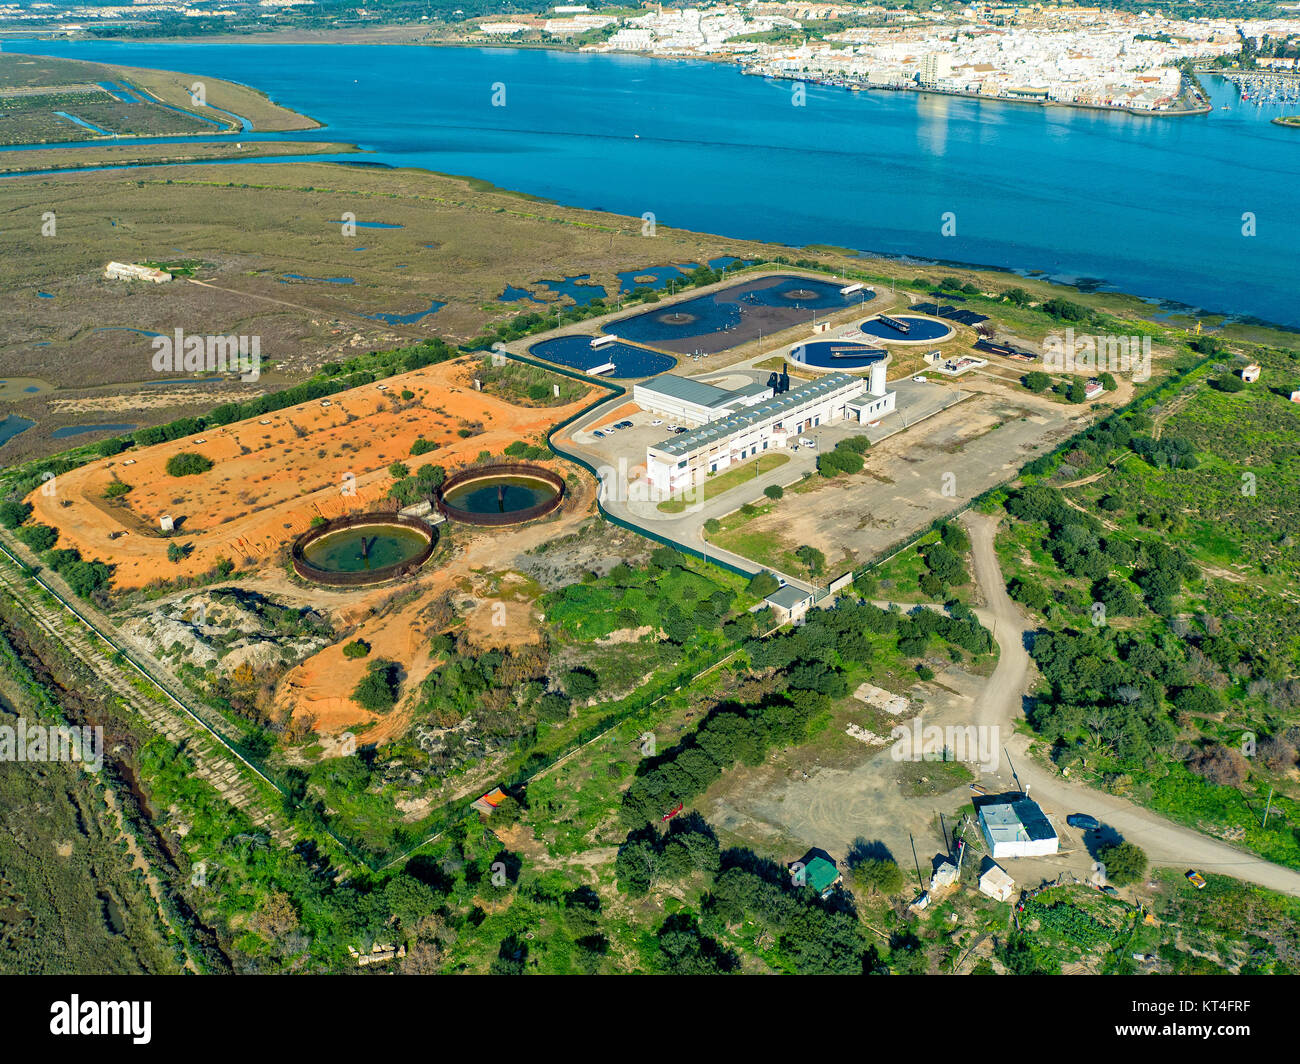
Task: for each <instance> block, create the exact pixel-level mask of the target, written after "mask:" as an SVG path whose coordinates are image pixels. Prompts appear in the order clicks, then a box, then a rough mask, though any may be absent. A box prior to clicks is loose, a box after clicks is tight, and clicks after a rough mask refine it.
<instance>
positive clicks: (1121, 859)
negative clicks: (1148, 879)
mask: <svg viewBox="0 0 1300 1064" xmlns="http://www.w3.org/2000/svg"><path fill="white" fill-rule="evenodd" d="M1097 858H1098V860H1100V861H1101V863H1102V864H1104V865H1105V866H1106V878H1107V879H1108V880H1110V881H1111V882H1112V883H1115V884H1117V885H1118V886H1121V887H1122V886H1124V884H1126V883H1136V882H1137V881H1138V880H1139V879H1141V878H1142V877H1143V876H1144V875H1146V871H1147V855H1146V854H1145V853H1144V852H1143V851H1142V850H1141V849H1139V848H1138V847H1137V846H1134V845H1133V843H1131V842H1116V843H1111V844H1110V845H1109V846H1103V847H1102V848H1101V849H1099V850H1098V851H1097Z"/></svg>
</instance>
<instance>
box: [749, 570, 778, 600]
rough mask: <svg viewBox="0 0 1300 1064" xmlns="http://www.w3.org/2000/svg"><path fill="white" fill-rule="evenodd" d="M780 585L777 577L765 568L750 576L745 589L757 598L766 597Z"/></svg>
mask: <svg viewBox="0 0 1300 1064" xmlns="http://www.w3.org/2000/svg"><path fill="white" fill-rule="evenodd" d="M780 586H781V585H780V583H779V582H778V581H777V579H776V577H775V576H773V575H772V574H771V573H769V572H768V571H767V570H764V571H763V572H761V573H755V574H754V575H753V577H751V578H750V581H749V584H748V586H747V587H746V588H745V590H746V591H748V592H749V593H750V594H751V595H753V596H754V597H755V598H766V597H767V596H768V595H770V594H772V592H773V591H775V590H776V589H777V588H779V587H780Z"/></svg>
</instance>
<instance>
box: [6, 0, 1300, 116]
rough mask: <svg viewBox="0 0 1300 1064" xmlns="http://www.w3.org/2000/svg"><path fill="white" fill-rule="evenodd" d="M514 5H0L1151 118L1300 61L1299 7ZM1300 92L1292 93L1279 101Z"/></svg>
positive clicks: (60, 21)
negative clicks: (664, 62)
mask: <svg viewBox="0 0 1300 1064" xmlns="http://www.w3.org/2000/svg"><path fill="white" fill-rule="evenodd" d="M502 7H503V8H504V9H505V11H508V12H509V13H508V14H506V13H502V14H492V15H484V14H482V13H481V10H482V9H481V7H479V8H475V7H474V5H473V4H469V3H467V4H466V5H465V7H464V8H454V9H453V10H450V11H448V10H446V9H445V8H431V9H429V11H430V12H431V13H426V14H418V13H416V10H415V9H414V8H411V9H409V10H408V9H405V8H402V9H400V10H398V11H389V10H387V9H385V10H384V11H380V10H378V9H373V8H366V7H356V8H350V9H345V10H344V11H343V12H342V14H340V13H339V11H338V9H336V8H333V7H329V8H327V7H326V6H325V5H323V4H317V3H316V2H315V0H181V2H174V3H173V2H169V0H155V2H145V3H137V4H132V5H120V6H100V5H95V4H89V3H87V4H70V5H66V6H64V5H57V4H53V3H49V2H46V0H37V2H35V3H16V2H10V3H5V4H0V33H2V32H4V31H5V30H6V29H12V30H18V31H27V32H41V33H47V34H51V35H53V36H57V37H66V38H71V39H77V38H80V37H85V36H98V35H105V34H107V35H110V36H116V35H121V34H129V35H135V34H137V33H139V32H147V33H149V34H150V35H156V34H164V35H165V34H166V33H167V32H168V29H169V28H171V27H174V31H175V32H178V33H181V34H182V35H184V36H187V37H192V36H204V35H210V34H220V33H224V32H270V31H277V30H290V29H294V28H300V29H301V28H310V29H312V30H313V31H321V30H324V31H332V32H346V33H364V32H366V31H367V30H371V31H374V32H379V30H380V27H387V28H388V29H389V30H392V31H397V32H405V33H408V34H409V37H408V38H405V39H406V40H407V41H408V43H416V44H462V45H464V44H471V45H472V44H493V45H520V46H538V45H540V46H543V47H549V48H556V47H560V48H570V49H574V50H577V51H581V52H591V53H636V54H642V55H649V56H657V57H664V58H675V59H682V58H686V59H703V60H708V61H713V62H721V63H733V64H737V65H739V66H740V67H741V68H742V70H743V71H744V73H746V74H753V75H758V76H761V77H766V78H774V79H784V80H792V81H797V82H807V83H815V84H828V85H836V86H841V87H843V88H846V89H849V90H853V91H863V90H876V91H881V90H883V91H891V90H892V91H900V90H901V91H915V92H927V93H945V94H952V95H961V96H972V97H977V98H980V99H990V100H1006V101H1021V102H1030V103H1040V104H1058V105H1066V106H1077V107H1094V108H1106V109H1115V110H1123V111H1129V112H1136V113H1146V114H1186V113H1196V112H1200V111H1204V110H1206V109H1208V106H1209V105H1208V101H1207V99H1206V97H1205V94H1204V91H1203V89H1202V88H1201V86H1200V85H1199V83H1198V82H1197V80H1196V76H1195V70H1196V69H1197V68H1201V69H1204V68H1207V67H1213V68H1214V69H1218V70H1222V69H1225V68H1230V69H1238V68H1245V69H1247V70H1250V71H1252V72H1254V71H1261V72H1267V73H1271V74H1278V75H1280V76H1281V77H1283V78H1289V77H1290V76H1291V75H1292V74H1294V72H1295V70H1296V63H1297V61H1298V60H1300V48H1297V45H1298V44H1300V17H1289V16H1290V15H1291V14H1292V10H1291V9H1290V8H1286V7H1278V8H1276V9H1275V11H1276V14H1275V15H1274V16H1273V17H1266V18H1264V17H1256V18H1251V17H1245V16H1243V17H1241V18H1235V17H1234V18H1223V17H1197V18H1184V17H1177V16H1175V15H1173V14H1166V13H1163V12H1162V11H1160V10H1159V9H1152V10H1149V11H1131V10H1120V9H1117V8H1114V7H1085V6H1075V5H1069V4H1053V5H1045V4H1042V3H1033V4H1026V5H1018V4H998V3H972V4H967V5H960V4H952V3H946V4H945V3H935V4H933V5H930V7H929V8H928V9H923V8H922V6H921V5H914V6H908V7H904V6H898V7H890V6H884V5H875V4H846V3H809V2H801V0H794V2H789V3H776V2H763V0H749V2H747V3H717V4H701V5H699V6H671V5H668V4H664V3H661V2H657V0H644V2H642V3H641V4H640V5H639V6H635V7H633V6H630V5H629V6H614V5H609V4H604V5H602V4H599V3H595V2H594V0H593V3H591V4H559V5H555V6H551V7H546V6H540V7H539V8H538V9H536V13H521V11H520V9H519V5H505V4H503V5H502ZM512 7H513V8H514V10H510V9H511V8H512ZM1298 14H1300V12H1298ZM1283 15H1285V16H1287V17H1281V16H1283ZM146 27H148V29H147V30H146ZM389 39H391V38H389ZM1266 52H1268V53H1270V54H1265V53H1266ZM1294 87H1295V86H1292V88H1294ZM1294 95H1295V93H1292V92H1283V93H1282V94H1281V96H1280V99H1281V98H1285V99H1290V98H1293V97H1294Z"/></svg>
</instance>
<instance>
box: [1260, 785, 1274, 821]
mask: <svg viewBox="0 0 1300 1064" xmlns="http://www.w3.org/2000/svg"><path fill="white" fill-rule="evenodd" d="M1272 808H1273V788H1272V787H1270V788H1269V789H1268V804H1267V805H1266V806H1264V822H1263V823H1262V824H1260V827H1262V828H1266V827H1268V811H1269V810H1270V809H1272Z"/></svg>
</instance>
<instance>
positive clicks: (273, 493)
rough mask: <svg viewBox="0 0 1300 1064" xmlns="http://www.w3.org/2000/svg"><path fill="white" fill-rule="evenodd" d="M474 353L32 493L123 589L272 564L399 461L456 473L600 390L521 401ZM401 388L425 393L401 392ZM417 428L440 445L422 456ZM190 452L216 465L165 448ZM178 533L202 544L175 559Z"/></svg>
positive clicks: (363, 498) (365, 505)
mask: <svg viewBox="0 0 1300 1064" xmlns="http://www.w3.org/2000/svg"><path fill="white" fill-rule="evenodd" d="M466 361H469V360H468V359H458V360H456V361H453V362H446V363H443V364H442V365H438V366H427V367H425V368H423V369H418V370H413V371H412V372H410V373H404V374H401V375H399V376H395V377H389V378H386V379H385V380H384V381H382V382H380V383H382V384H383V385H384V389H383V390H380V388H379V385H378V384H367V385H363V386H362V387H360V388H354V389H351V390H349V391H346V392H340V393H339V394H338V395H334V396H330V397H329V398H328V399H326V400H313V401H311V402H307V403H303V404H301V405H299V406H295V407H289V408H288V409H286V410H280V411H276V412H275V413H272V414H267V415H265V416H264V417H261V418H250V419H249V420H247V421H240V422H237V423H235V424H233V425H227V426H224V427H222V428H213V429H209V430H207V431H206V432H204V433H202V434H200V435H199V436H197V437H196V436H190V437H186V438H185V439H181V440H173V441H170V442H168V443H160V444H157V445H155V446H152V447H145V448H139V449H132V450H131V451H128V452H126V453H124V454H122V455H117V456H115V457H113V458H106V459H101V460H100V461H98V462H94V463H91V464H90V465H87V466H83V467H81V468H80V469H76V470H73V471H72V472H70V473H66V474H64V475H62V476H60V477H59V479H58V482H57V491H56V493H55V494H54V495H44V494H42V493H41V490H40V489H37V491H35V492H33V493H32V495H30V496H29V498H28V501H29V502H30V503H31V504H32V507H33V509H34V511H35V513H34V517H35V519H36V520H37V521H41V522H43V523H45V524H49V525H52V526H54V527H55V528H57V529H58V530H59V546H60V547H75V548H76V549H77V550H78V551H80V552H81V554H82V556H83V557H85V558H87V559H95V558H98V559H101V560H103V561H105V562H107V563H109V564H110V565H113V566H114V567H115V569H114V574H113V585H114V587H115V588H118V589H122V590H127V589H132V588H138V587H143V586H145V585H147V584H149V583H151V582H152V581H155V580H158V579H160V578H164V579H167V578H174V577H178V576H182V575H188V576H196V575H200V574H202V573H205V572H207V571H209V570H211V569H212V568H213V567H214V566H215V565H216V564H217V561H218V560H219V559H221V558H229V559H230V560H231V561H233V562H234V563H235V564H236V565H237V566H240V567H245V568H247V567H256V566H259V565H266V564H269V563H272V562H274V561H275V560H276V558H277V557H278V555H279V552H280V550H281V548H282V547H284V546H286V545H287V544H288V543H290V542H291V541H292V540H293V538H294V537H295V536H297V535H299V534H300V533H302V532H304V531H306V530H307V529H308V528H309V527H310V524H311V520H312V518H313V517H316V516H318V515H320V516H324V517H326V518H330V517H338V516H340V515H343V514H346V513H358V512H363V511H365V510H367V509H371V508H373V507H374V506H375V505H376V504H377V503H379V502H381V501H382V500H383V499H384V497H385V496H386V495H387V493H388V489H389V487H390V486H391V485H392V483H393V477H392V476H391V475H390V474H389V472H388V466H389V465H390V464H391V463H393V462H395V461H400V462H402V463H404V464H405V465H407V466H408V467H409V468H410V469H411V470H412V471H414V470H415V469H417V468H418V467H419V466H421V465H423V464H425V463H430V464H435V465H441V466H443V467H444V468H446V469H447V470H448V471H449V472H450V471H452V470H454V469H455V468H456V467H457V466H458V465H462V464H466V463H468V462H469V461H471V460H473V458H474V457H476V456H477V455H478V453H479V452H480V451H485V450H486V451H491V452H493V453H494V454H500V453H501V451H502V450H503V449H504V448H505V446H506V445H507V444H510V443H513V442H514V441H515V440H518V439H523V438H531V437H536V436H538V435H541V434H544V433H545V432H546V431H547V430H548V429H549V428H550V427H551V426H552V425H554V424H555V423H556V422H557V421H561V420H563V419H564V418H566V417H569V416H570V415H572V414H574V413H576V412H577V411H578V410H579V409H580V408H581V407H582V405H584V404H585V403H586V402H587V401H588V399H589V398H590V394H591V393H590V391H589V392H588V393H587V395H585V396H584V397H583V398H582V399H580V400H578V401H576V402H574V403H570V404H568V405H566V406H559V407H533V408H528V407H520V406H515V405H513V404H511V403H508V402H506V401H504V400H502V399H497V398H494V397H493V396H490V395H484V394H483V393H481V392H476V391H474V390H473V388H472V387H471V388H468V389H466V388H463V387H460V386H459V385H458V383H456V382H458V381H459V380H460V379H461V373H462V371H463V368H464V364H465V363H466ZM403 389H409V390H410V391H413V392H414V393H415V398H414V399H411V400H402V399H401V398H400V393H401V391H402V390H403ZM466 423H481V424H482V425H483V428H484V431H483V432H482V433H480V434H479V435H476V436H472V437H470V438H469V439H461V438H460V436H459V435H458V434H457V433H458V430H459V429H460V428H462V427H464V426H465V425H466ZM420 436H423V437H425V438H426V439H429V440H432V441H435V442H436V443H438V445H439V446H438V449H437V450H435V451H432V452H428V453H426V454H424V455H419V456H412V455H411V454H410V449H411V444H412V443H413V442H414V441H415V440H416V439H417V438H418V437H420ZM200 440H201V441H202V442H200ZM189 451H192V452H197V453H199V454H202V455H205V456H206V457H208V458H210V459H212V460H213V462H214V463H215V464H214V466H213V468H212V469H210V470H208V471H207V472H206V473H201V474H198V475H195V476H188V477H173V476H170V475H168V473H167V472H166V465H167V460H168V459H169V458H171V457H172V456H173V455H176V454H180V453H181V452H189ZM128 463H129V464H128ZM114 480H122V481H124V482H126V483H127V484H130V485H132V490H131V491H130V493H129V494H128V495H126V496H125V497H124V498H123V500H122V501H120V502H117V503H113V504H109V503H107V502H106V501H105V500H104V497H103V496H104V491H105V489H106V488H107V487H108V485H109V484H111V483H112V482H113V481H114ZM164 514H167V515H170V516H171V517H172V518H173V519H174V520H175V521H176V525H177V531H176V534H175V535H174V536H172V537H170V538H164V537H163V536H161V535H160V534H159V531H158V527H159V526H158V522H159V518H160V517H161V516H162V515H164ZM123 533H125V535H123ZM111 534H116V538H113V539H110V538H109V536H110V535H111ZM174 542H179V543H181V544H185V545H188V546H190V547H191V548H192V549H191V553H190V555H189V556H188V557H187V558H186V559H184V560H183V561H181V562H179V563H175V562H169V561H168V560H167V547H168V545H169V544H170V543H174Z"/></svg>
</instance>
